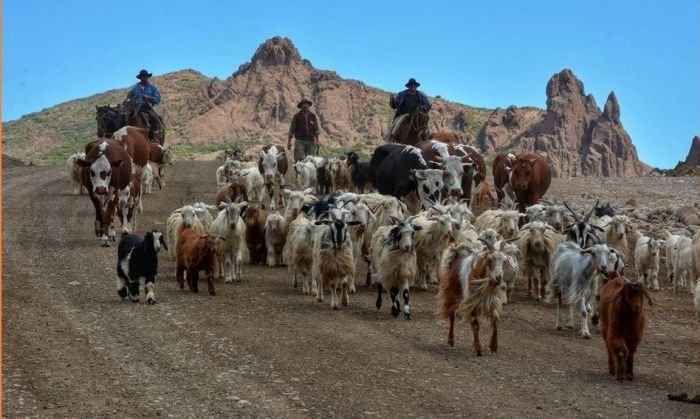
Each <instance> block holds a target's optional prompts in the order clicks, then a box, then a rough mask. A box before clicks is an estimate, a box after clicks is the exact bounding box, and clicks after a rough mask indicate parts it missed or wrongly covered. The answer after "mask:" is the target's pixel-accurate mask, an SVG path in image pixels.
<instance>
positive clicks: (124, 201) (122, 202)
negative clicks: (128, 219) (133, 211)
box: [117, 182, 133, 211]
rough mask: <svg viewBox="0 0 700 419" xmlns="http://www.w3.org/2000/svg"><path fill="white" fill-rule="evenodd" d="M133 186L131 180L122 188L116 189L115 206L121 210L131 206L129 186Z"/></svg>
mask: <svg viewBox="0 0 700 419" xmlns="http://www.w3.org/2000/svg"><path fill="white" fill-rule="evenodd" d="M132 186H133V183H132V182H129V184H128V185H126V187H124V189H120V190H119V191H117V199H118V201H117V206H118V207H119V208H120V209H121V210H122V211H125V210H126V209H127V208H129V206H131V202H132V201H133V199H132V198H131V187H132Z"/></svg>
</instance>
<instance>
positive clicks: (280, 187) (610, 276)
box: [67, 127, 700, 380]
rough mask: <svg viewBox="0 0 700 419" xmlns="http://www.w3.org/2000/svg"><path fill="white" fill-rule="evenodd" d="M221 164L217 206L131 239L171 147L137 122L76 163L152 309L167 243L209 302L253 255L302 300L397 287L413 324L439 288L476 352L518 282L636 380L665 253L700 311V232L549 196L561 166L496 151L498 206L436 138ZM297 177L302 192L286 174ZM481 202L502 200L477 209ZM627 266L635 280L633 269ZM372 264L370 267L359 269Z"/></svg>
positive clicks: (100, 226)
mask: <svg viewBox="0 0 700 419" xmlns="http://www.w3.org/2000/svg"><path fill="white" fill-rule="evenodd" d="M224 159H225V162H224V164H223V165H222V166H221V167H219V168H218V169H217V170H216V174H215V175H216V183H217V187H218V193H217V194H216V196H212V200H211V202H212V204H209V203H206V202H190V203H187V204H186V203H184V202H182V201H181V203H182V206H181V207H180V208H177V209H174V210H173V211H172V213H171V214H170V215H169V216H168V217H167V220H165V231H164V232H163V233H162V234H161V232H159V231H156V230H152V231H149V232H147V233H146V234H145V236H144V237H143V238H142V237H140V236H137V235H134V234H132V231H134V230H135V225H136V214H137V213H139V212H141V211H142V208H143V194H148V193H150V192H151V185H152V183H153V182H157V183H158V185H159V187H162V186H163V185H164V170H165V166H166V164H168V163H172V154H171V153H170V151H169V150H167V149H164V148H163V147H161V146H159V145H157V144H152V143H149V142H148V139H147V137H146V136H145V133H144V132H143V131H141V130H139V129H137V128H133V127H126V128H123V129H121V130H119V131H118V132H117V133H115V135H114V136H113V137H112V138H110V139H100V140H97V141H93V142H91V143H89V144H88V145H87V146H86V149H85V152H84V153H78V154H75V155H73V156H71V157H70V158H69V159H68V162H67V169H68V172H69V175H70V178H71V180H72V182H73V191H74V193H75V194H78V193H82V190H83V188H85V189H86V190H87V192H88V194H89V196H90V199H91V200H92V202H93V204H94V206H95V212H96V218H95V234H96V236H97V237H98V238H99V239H100V241H101V243H102V244H103V245H104V246H109V245H110V242H114V241H116V240H117V234H116V223H115V219H118V220H119V222H120V225H121V230H122V238H121V240H120V244H119V248H118V258H117V259H118V262H117V274H118V281H117V288H118V289H117V291H118V294H119V296H120V297H122V298H127V297H128V298H129V299H131V300H132V301H139V281H140V278H141V277H143V278H144V280H145V291H146V294H147V295H146V300H147V302H148V303H149V304H153V303H155V302H156V296H155V278H156V274H157V269H158V259H157V253H158V251H159V250H160V249H161V247H162V248H164V249H166V252H167V254H168V257H170V258H171V259H172V260H173V261H174V262H175V263H176V266H177V268H176V273H175V277H176V279H177V282H178V285H179V287H180V288H181V289H184V287H185V283H186V284H187V287H188V289H189V290H191V291H192V292H195V293H196V292H198V290H199V285H198V282H199V275H200V273H201V272H203V273H204V275H205V277H206V281H207V288H208V293H209V294H210V295H212V296H213V295H215V294H216V291H215V282H216V281H217V280H218V279H219V278H221V279H223V281H224V282H225V283H230V282H233V281H241V280H243V278H244V276H245V269H244V261H245V259H246V257H247V258H248V260H249V263H250V264H251V265H264V264H267V265H269V266H272V267H281V266H286V267H288V269H289V272H290V276H291V280H290V282H291V285H292V286H293V287H295V288H297V287H299V285H300V283H301V286H300V288H301V294H303V295H315V297H316V299H317V300H318V301H319V302H323V301H324V299H325V298H326V291H328V292H329V293H330V306H331V308H332V309H340V308H341V307H343V306H347V305H349V304H350V295H351V294H354V293H355V291H356V287H358V286H368V287H375V288H376V298H377V299H376V307H377V309H381V307H382V300H383V298H386V297H385V294H388V298H390V313H391V315H392V316H394V317H398V316H400V315H403V317H405V318H406V319H410V318H411V305H410V291H411V288H412V287H414V286H416V287H421V288H422V289H427V288H428V284H439V290H438V296H437V297H438V298H437V312H438V314H439V315H440V316H442V317H443V318H445V319H448V320H449V331H448V335H447V343H448V345H451V346H453V345H454V322H455V318H456V315H457V314H459V315H460V316H461V317H462V318H463V319H464V320H465V321H466V322H468V323H469V324H470V326H471V329H472V332H473V344H474V352H475V353H476V354H477V355H481V354H482V347H481V343H480V340H479V329H480V325H481V323H482V322H484V321H488V322H490V324H491V328H492V334H491V338H490V341H489V345H488V346H489V349H490V350H491V351H492V352H496V351H497V349H498V336H497V331H498V321H499V317H500V315H501V314H502V312H503V310H504V306H505V305H506V304H511V303H512V302H513V295H512V291H513V289H514V287H515V286H516V284H517V282H518V281H517V278H521V280H522V281H523V286H524V283H525V282H527V290H528V291H527V294H528V296H529V298H532V299H534V300H536V301H538V302H539V301H541V300H543V299H546V300H549V301H551V302H552V303H554V305H555V306H556V328H557V329H561V328H562V326H563V325H567V326H572V325H573V321H574V313H578V316H579V317H580V322H581V323H580V324H581V325H580V334H581V336H583V337H584V338H589V337H590V331H589V319H590V321H591V322H592V323H593V324H594V325H595V324H597V323H598V322H599V321H600V322H601V330H602V334H603V337H604V340H605V344H606V346H607V349H608V354H609V356H608V359H609V369H610V374H613V375H614V376H616V377H617V378H618V379H620V380H622V379H628V380H632V379H633V359H634V353H635V349H636V347H637V345H638V344H639V342H640V340H641V337H642V334H643V333H644V327H645V313H644V310H643V303H644V300H645V299H647V300H648V302H649V304H651V303H652V301H651V298H650V293H649V290H658V289H659V280H660V279H659V278H658V276H659V263H660V254H661V250H662V249H665V254H666V267H667V272H668V273H669V275H668V280H669V281H672V283H673V284H674V286H675V288H676V290H677V291H680V290H683V289H685V290H690V291H691V292H692V293H693V295H694V297H693V301H694V304H695V310H696V315H697V316H698V320H700V282H698V281H697V278H698V273H699V272H700V235H699V234H695V236H694V237H692V238H690V237H684V236H677V235H671V234H668V237H663V238H659V237H649V236H645V235H644V234H643V233H642V232H641V231H639V230H638V229H637V228H636V226H635V225H634V224H633V223H632V222H631V220H630V219H629V218H628V217H626V216H624V215H619V214H615V213H614V210H613V208H612V207H610V206H609V205H605V206H599V205H598V204H599V202H595V203H591V204H590V205H591V206H590V207H589V208H586V209H581V208H580V209H579V210H580V211H581V212H579V211H577V210H575V209H573V208H571V206H570V205H569V204H568V203H566V202H563V203H562V204H563V205H558V204H556V203H554V202H553V201H549V200H546V199H544V196H545V194H546V192H547V189H548V187H549V184H550V180H551V175H550V169H549V167H548V165H547V164H546V162H545V160H544V159H543V158H542V157H541V156H540V155H538V154H536V153H521V154H518V155H513V154H507V155H506V154H504V155H499V156H497V158H496V159H495V161H494V163H493V167H492V173H493V180H494V186H495V190H496V194H497V203H496V199H494V197H493V194H492V193H491V190H490V188H489V186H488V184H487V182H486V177H487V173H486V165H485V163H484V160H483V158H482V156H481V155H480V154H479V152H478V150H476V149H475V148H474V147H471V146H469V145H465V144H461V143H459V142H455V141H450V140H445V139H439V137H436V138H433V139H431V140H429V141H424V142H420V143H418V144H416V145H415V146H411V145H403V144H396V143H389V144H384V145H381V146H379V147H377V148H376V149H375V150H374V152H373V154H372V157H371V160H370V161H369V162H361V161H360V159H359V157H358V155H357V154H356V153H354V152H350V153H347V155H345V156H343V157H336V158H323V157H317V156H308V157H306V158H305V159H304V160H302V161H298V162H296V163H294V164H290V163H289V162H288V157H287V154H286V153H285V151H284V150H283V149H282V148H280V147H279V146H275V145H266V146H265V147H263V148H262V151H260V153H259V154H258V155H255V156H250V155H246V154H244V153H242V152H241V151H239V150H227V151H226V152H225V153H224ZM290 166H291V169H293V170H289V168H290ZM292 179H293V180H294V183H295V184H296V187H295V188H293V187H291V186H290V184H291V183H292V182H289V183H287V180H292ZM472 198H473V199H472ZM472 200H473V201H474V202H472ZM472 204H476V205H479V206H482V207H483V206H485V205H489V204H490V206H491V209H487V210H485V211H482V212H481V213H480V215H479V216H478V217H475V216H474V214H473V213H472V211H471V208H472ZM632 264H633V265H634V267H635V269H636V272H638V277H637V278H628V277H627V276H625V275H624V274H623V272H624V268H625V266H626V265H632ZM364 265H366V267H367V276H366V278H360V277H358V267H361V266H364ZM363 279H364V281H363ZM686 292H687V291H686ZM564 308H568V312H567V320H565V321H562V320H561V311H562V309H564ZM553 317H554V315H553ZM553 320H554V319H553Z"/></svg>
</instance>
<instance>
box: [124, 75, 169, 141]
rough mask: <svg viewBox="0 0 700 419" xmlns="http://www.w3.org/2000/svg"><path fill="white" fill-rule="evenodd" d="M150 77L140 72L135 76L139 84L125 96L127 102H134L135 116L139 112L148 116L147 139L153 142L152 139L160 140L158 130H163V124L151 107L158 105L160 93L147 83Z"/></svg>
mask: <svg viewBox="0 0 700 419" xmlns="http://www.w3.org/2000/svg"><path fill="white" fill-rule="evenodd" d="M151 76H153V74H152V73H149V72H148V71H146V70H141V71H140V72H139V74H138V75H136V78H137V79H139V80H140V82H139V83H136V85H135V86H134V87H133V88H131V90H130V91H129V94H128V95H127V100H129V99H131V100H134V102H135V114H136V115H138V114H139V113H141V112H143V113H145V114H147V115H148V137H149V138H150V139H151V140H153V139H154V138H160V134H161V132H160V130H161V129H162V128H163V124H162V123H161V119H160V116H158V114H157V113H156V112H155V111H154V110H153V105H157V104H159V103H160V92H159V91H158V88H157V87H156V86H154V85H153V84H151V83H150V82H149V81H148V79H150V78H151Z"/></svg>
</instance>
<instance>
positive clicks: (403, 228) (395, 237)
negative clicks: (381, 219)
mask: <svg viewBox="0 0 700 419" xmlns="http://www.w3.org/2000/svg"><path fill="white" fill-rule="evenodd" d="M413 218H415V217H409V218H408V219H406V220H401V219H399V218H396V217H392V218H391V222H392V224H393V225H394V226H393V227H392V228H391V229H390V230H389V232H388V233H387V235H386V236H385V238H384V240H383V242H382V245H383V246H386V247H389V248H390V250H399V251H402V252H406V253H407V252H411V251H413V235H414V234H415V232H416V231H419V230H421V229H422V227H421V226H414V225H413V224H411V220H413Z"/></svg>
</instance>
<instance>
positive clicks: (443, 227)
mask: <svg viewBox="0 0 700 419" xmlns="http://www.w3.org/2000/svg"><path fill="white" fill-rule="evenodd" d="M428 219H429V220H431V221H435V222H437V224H438V230H439V231H440V235H442V236H452V234H453V233H454V229H453V227H452V223H453V222H454V219H452V217H451V216H450V214H441V215H438V216H433V217H430V218H428Z"/></svg>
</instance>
